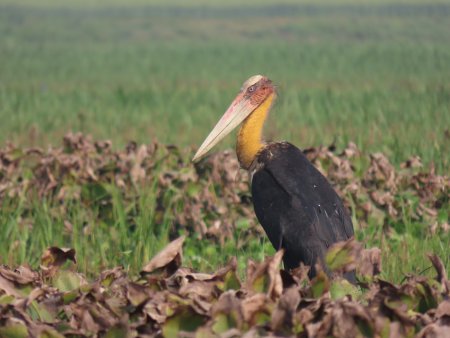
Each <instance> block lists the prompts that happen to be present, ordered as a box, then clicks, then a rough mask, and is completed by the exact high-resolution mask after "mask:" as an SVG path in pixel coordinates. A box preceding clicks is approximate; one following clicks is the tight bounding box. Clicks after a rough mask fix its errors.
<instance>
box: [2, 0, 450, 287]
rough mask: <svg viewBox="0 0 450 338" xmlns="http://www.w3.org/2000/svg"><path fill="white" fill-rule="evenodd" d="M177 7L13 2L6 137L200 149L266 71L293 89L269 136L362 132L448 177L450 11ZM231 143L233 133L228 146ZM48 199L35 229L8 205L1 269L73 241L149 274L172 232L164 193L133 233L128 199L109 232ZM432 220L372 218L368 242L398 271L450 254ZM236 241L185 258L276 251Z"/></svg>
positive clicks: (91, 261)
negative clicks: (393, 226) (393, 232)
mask: <svg viewBox="0 0 450 338" xmlns="http://www.w3.org/2000/svg"><path fill="white" fill-rule="evenodd" d="M179 4H180V3H179V2H176V1H175V2H172V4H171V5H164V4H162V2H160V1H159V2H158V1H157V2H154V3H152V4H146V3H144V2H143V1H139V0H135V1H133V2H131V3H130V2H125V1H121V0H120V1H119V0H116V1H113V2H112V3H110V4H106V3H105V2H97V3H95V4H94V5H87V4H86V3H83V2H77V4H75V3H72V4H61V3H54V2H52V1H44V2H39V4H36V3H34V2H32V1H25V2H22V3H21V4H20V5H17V4H15V2H11V1H1V2H0V36H1V37H2V38H1V39H2V42H1V44H0V62H1V67H0V121H1V123H0V144H4V143H5V142H6V141H8V140H10V141H12V142H14V143H17V144H21V145H24V146H33V145H44V146H47V145H49V144H55V143H59V140H60V138H61V136H62V135H64V134H65V133H66V132H67V131H68V130H74V131H82V132H84V133H89V134H92V135H93V136H94V138H95V139H102V138H106V139H112V140H113V141H114V144H115V145H116V146H121V145H123V144H125V143H126V142H127V141H128V140H136V141H138V142H145V143H148V142H150V141H151V140H152V139H154V138H157V139H158V140H159V141H161V142H163V143H174V144H176V145H178V146H180V147H186V146H192V147H195V146H197V145H198V144H200V142H201V141H202V139H203V138H204V137H205V136H206V134H207V133H208V131H209V130H210V128H211V127H212V126H213V125H214V123H215V122H216V120H217V119H218V118H219V117H220V116H221V114H222V113H223V112H224V110H225V109H226V107H227V105H228V104H229V102H230V101H231V99H232V98H233V97H234V95H235V94H236V92H237V91H238V89H239V87H240V85H241V83H242V82H243V81H244V80H245V79H246V78H247V77H249V76H250V75H253V74H256V73H262V74H266V75H268V76H269V77H270V78H271V79H272V80H274V82H275V83H277V84H278V85H279V93H280V98H279V102H278V103H277V105H276V107H275V109H274V110H273V112H272V115H271V117H270V121H269V122H268V125H267V128H266V129H267V131H266V135H267V137H268V138H269V139H286V140H290V141H292V142H293V143H295V144H297V145H298V146H300V147H308V146H312V145H319V144H329V143H331V142H333V141H336V143H337V146H338V147H342V146H344V145H345V144H346V143H347V142H349V141H354V142H355V143H356V144H357V145H358V146H359V147H360V148H361V149H362V150H363V151H364V152H378V151H382V152H385V153H386V154H387V155H388V156H389V157H390V159H391V160H392V161H393V162H394V163H395V164H397V165H398V164H399V163H400V162H402V161H403V160H405V159H407V158H408V157H409V156H411V155H414V154H417V155H419V156H421V158H422V159H423V161H424V162H425V163H426V164H427V165H428V164H429V163H431V162H433V163H435V165H436V168H437V170H438V171H439V172H441V173H442V172H447V173H448V171H449V166H450V163H449V161H450V142H449V139H448V137H447V138H446V136H445V131H446V130H449V128H450V82H449V79H450V34H448V32H449V31H450V4H448V3H445V2H434V1H427V2H408V1H398V2H397V3H396V4H391V3H390V2H387V1H379V2H377V3H375V4H373V3H372V2H368V1H366V2H364V3H359V2H356V1H348V2H345V3H343V2H340V1H333V2H330V3H329V2H325V1H323V2H320V3H319V4H316V2H314V3H313V2H311V1H308V2H304V3H300V4H297V2H294V1H286V2H283V4H279V5H271V4H270V3H269V2H268V1H264V2H249V3H247V4H246V5H245V6H240V5H239V4H238V3H237V2H235V1H231V2H227V3H226V4H219V3H217V4H210V3H209V2H208V3H207V4H205V2H204V1H200V0H197V1H196V2H194V3H191V4H189V5H186V4H184V3H183V5H182V6H178V5H179ZM232 144H233V138H232V137H230V138H229V139H228V140H227V141H226V142H225V143H224V145H223V146H222V148H225V147H230V146H232ZM110 188H111V194H112V195H113V196H116V195H117V194H116V195H114V189H115V187H110ZM35 203H36V206H35V208H34V209H33V216H34V219H35V221H34V223H33V224H21V222H20V212H21V209H20V205H19V206H17V205H15V204H11V205H9V204H8V201H2V205H1V210H2V211H1V212H0V226H1V228H2V230H1V231H2V232H3V233H4V234H7V236H0V237H1V238H2V239H5V238H8V243H6V242H4V241H5V240H3V243H0V244H1V245H0V247H1V249H0V256H1V257H2V262H5V263H10V264H16V263H19V262H23V261H29V262H30V263H31V264H38V262H39V255H40V253H41V252H42V250H43V248H45V247H46V246H48V245H61V246H72V247H74V248H75V249H76V250H77V252H78V259H79V262H80V266H83V264H85V266H84V268H83V269H84V270H85V271H88V272H89V271H91V270H93V269H99V268H103V267H108V266H113V265H115V264H124V265H125V266H127V267H130V268H131V269H133V270H136V269H138V268H139V267H140V266H141V265H142V264H143V263H144V262H146V261H147V260H148V259H149V258H150V257H151V256H152V255H153V254H154V253H155V252H156V251H157V250H158V249H160V248H161V247H162V246H163V245H164V243H165V242H166V241H167V231H168V227H170V222H169V218H170V215H167V221H166V222H162V223H161V224H162V225H163V226H162V229H161V228H159V227H160V223H158V228H157V229H156V224H153V223H151V221H149V220H151V219H152V218H153V217H152V212H154V209H153V207H152V205H153V204H154V201H153V200H152V187H146V188H143V193H142V195H141V196H139V198H138V200H137V201H136V205H141V208H139V210H142V211H140V212H141V214H139V217H138V218H137V222H136V224H135V229H134V231H133V232H132V233H130V231H129V225H130V224H129V221H128V220H127V219H126V218H125V217H124V210H123V203H122V201H121V199H120V197H118V196H116V197H115V199H114V203H113V205H114V208H113V211H112V217H111V222H110V224H105V225H104V226H103V227H92V226H91V228H89V224H90V220H92V218H95V215H93V214H90V212H91V211H87V210H85V209H84V208H83V207H81V206H80V205H76V204H75V205H73V207H72V208H71V210H72V212H71V213H70V214H69V215H61V214H58V213H57V212H52V210H53V211H54V209H57V206H56V205H52V203H51V202H46V201H40V200H38V199H36V202H35ZM64 221H68V222H70V223H71V224H72V225H73V227H74V228H73V234H70V235H69V234H67V233H65V230H64V229H65V228H64ZM424 226H426V225H424V224H419V225H418V224H413V223H412V222H411V221H410V220H408V219H405V220H404V222H403V223H402V225H401V228H402V230H401V231H400V230H399V231H398V236H397V237H395V236H394V237H393V238H389V239H385V238H383V235H382V232H381V230H380V226H379V225H377V224H373V225H372V226H371V227H369V228H368V229H365V230H360V232H359V233H358V237H359V238H361V239H363V238H364V239H367V238H368V239H367V242H368V244H370V245H372V244H377V245H380V243H383V245H384V247H383V250H384V251H383V255H384V258H385V265H384V267H385V273H386V276H388V277H393V278H396V279H397V280H398V279H400V278H401V272H403V271H417V270H423V269H424V268H426V266H428V265H429V263H428V262H427V261H426V260H425V259H424V257H423V253H424V252H428V251H433V252H437V253H438V254H440V255H441V256H442V257H448V256H449V252H448V245H446V244H445V241H447V243H448V238H439V237H432V236H428V237H425V239H424V240H422V239H423V238H422V236H417V235H413V234H412V233H414V231H415V229H417V228H419V229H420V228H423V227H424ZM237 236H238V235H237ZM237 241H238V239H236V242H230V243H227V245H226V246H224V247H220V246H213V245H211V243H208V242H207V241H204V242H201V243H198V241H196V240H195V239H194V238H189V239H188V241H187V249H186V252H185V256H186V259H187V260H188V262H189V264H192V265H194V266H195V267H197V268H200V269H208V270H213V269H214V268H215V267H216V266H217V265H220V264H222V263H223V262H224V261H226V260H227V259H228V258H229V257H230V256H231V255H238V256H239V257H240V258H239V259H240V264H241V266H242V265H243V264H244V262H245V260H246V258H247V257H252V258H257V259H259V258H261V257H263V256H264V254H267V253H270V252H272V248H271V247H270V244H269V243H268V242H267V241H266V242H264V245H263V246H261V245H260V242H259V241H255V244H252V245H250V246H249V248H250V249H249V251H246V252H241V251H239V250H238V249H236V243H237ZM383 241H384V242H383ZM14 243H17V244H14ZM14 245H16V246H17V248H18V249H17V251H16V250H15V247H14ZM7 257H8V258H7ZM205 257H208V259H206V258H205ZM386 260H387V261H388V262H387V263H386ZM447 266H448V261H447Z"/></svg>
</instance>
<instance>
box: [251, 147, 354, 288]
mask: <svg viewBox="0 0 450 338" xmlns="http://www.w3.org/2000/svg"><path fill="white" fill-rule="evenodd" d="M252 197H253V206H254V209H255V213H256V217H257V218H258V220H259V223H261V225H262V226H263V228H264V230H265V232H266V234H267V236H268V237H269V240H270V242H271V243H272V245H273V247H274V248H275V249H276V250H279V249H282V248H283V249H284V250H285V254H284V256H283V261H284V266H285V268H286V269H293V268H296V267H298V266H299V264H300V263H303V264H305V265H308V266H310V267H311V270H310V274H309V275H310V276H311V277H313V276H314V275H315V274H316V270H315V264H316V263H318V262H320V263H321V264H322V266H324V267H325V265H324V258H325V254H326V252H327V250H328V248H329V247H330V246H331V245H332V244H333V243H336V242H339V241H345V240H347V239H349V238H351V237H352V236H353V226H352V222H351V219H350V217H349V215H348V212H347V211H346V210H345V208H344V206H343V204H342V201H341V199H340V198H339V196H338V195H337V194H336V192H335V191H334V189H333V188H332V187H331V185H330V184H329V183H328V181H327V179H326V178H325V177H324V176H323V175H322V174H321V173H320V172H319V171H318V170H317V169H316V168H315V167H314V166H313V165H312V164H311V162H309V160H308V159H307V158H306V156H305V155H304V154H303V153H302V152H301V151H300V149H298V148H297V147H295V146H294V145H292V144H290V143H287V142H277V143H271V144H268V145H267V146H265V147H264V148H263V150H262V151H260V152H259V153H258V155H257V157H256V163H255V171H254V173H253V176H252ZM325 269H326V267H325ZM346 277H347V279H349V280H351V281H354V276H352V274H351V273H350V274H347V276H346Z"/></svg>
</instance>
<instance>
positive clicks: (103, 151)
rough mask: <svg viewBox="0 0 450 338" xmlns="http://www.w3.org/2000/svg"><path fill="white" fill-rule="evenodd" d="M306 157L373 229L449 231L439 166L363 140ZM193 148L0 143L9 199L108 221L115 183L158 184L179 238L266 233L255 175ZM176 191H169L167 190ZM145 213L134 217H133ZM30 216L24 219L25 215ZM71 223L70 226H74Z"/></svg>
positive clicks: (127, 192)
mask: <svg viewBox="0 0 450 338" xmlns="http://www.w3.org/2000/svg"><path fill="white" fill-rule="evenodd" d="M304 152H305V154H306V155H307V157H308V158H309V159H310V160H311V161H312V162H313V164H314V165H315V166H316V167H318V168H319V170H320V171H321V172H322V173H323V174H324V175H325V176H327V177H328V179H329V180H330V181H331V182H332V184H333V186H334V187H335V189H336V190H337V191H338V193H339V194H340V195H341V196H342V197H343V198H344V200H345V203H346V205H347V206H348V207H350V208H351V209H352V210H353V212H354V216H355V219H356V221H357V227H365V226H367V223H368V222H369V221H370V220H371V219H374V220H376V222H377V223H378V224H379V225H380V226H387V225H389V224H392V223H393V222H395V221H397V220H401V219H402V217H404V215H405V210H407V211H408V216H409V217H410V218H411V219H412V220H415V221H418V222H422V223H425V224H427V225H429V227H430V231H432V232H433V233H434V232H437V231H440V230H443V231H448V229H449V224H448V219H445V218H444V217H438V216H439V211H440V210H441V209H442V210H443V211H446V210H447V209H446V208H447V204H448V202H449V192H450V177H449V176H447V175H445V174H444V175H439V174H437V173H436V172H435V169H434V165H433V163H431V164H430V165H429V166H427V167H426V168H424V166H423V165H422V163H421V160H420V158H419V157H417V156H413V157H411V158H410V159H408V160H406V161H405V162H403V163H402V164H401V168H400V170H396V169H395V168H394V166H393V165H392V164H391V163H390V162H389V159H388V158H387V157H386V156H385V155H384V154H382V153H374V154H370V155H368V156H367V155H364V154H362V153H361V152H360V150H359V149H358V148H357V146H356V145H355V144H354V143H349V144H348V146H347V147H346V148H345V149H344V150H343V151H342V152H340V153H337V150H336V149H335V147H334V145H331V146H328V147H317V148H308V149H305V150H304ZM191 155H192V152H191V151H187V152H186V151H181V150H180V149H178V148H177V147H175V146H171V145H162V144H159V143H157V142H153V143H151V144H149V145H140V146H139V145H137V144H136V143H134V142H130V143H129V144H128V145H127V146H126V148H125V149H124V150H121V151H115V150H113V148H112V144H111V142H110V141H97V142H93V141H92V140H91V139H90V138H89V137H86V136H84V135H82V134H79V133H77V134H67V135H66V136H65V137H64V140H63V145H62V146H61V147H57V148H49V149H47V150H43V149H40V148H28V149H22V148H17V147H15V146H14V145H12V144H7V145H6V146H5V147H4V148H2V149H0V200H4V199H5V198H8V199H14V198H16V199H20V200H21V202H22V203H25V209H24V212H23V215H22V216H23V217H24V218H25V217H26V214H27V213H26V208H27V205H26V204H27V203H28V207H31V203H32V201H33V199H34V198H35V197H36V196H37V197H39V198H40V199H46V200H54V201H57V202H58V204H59V211H61V212H62V213H64V212H65V211H66V208H67V205H69V204H70V202H71V201H74V200H75V201H80V200H81V201H82V202H83V204H84V205H85V206H87V207H91V206H92V205H94V204H96V205H100V206H101V208H102V210H104V211H105V212H104V213H99V214H98V215H97V217H98V218H100V219H102V218H103V219H105V220H107V219H108V216H110V215H109V214H108V212H106V211H107V210H108V205H109V204H111V196H110V192H109V191H108V189H107V188H105V187H107V186H108V185H109V184H110V185H113V186H114V187H116V188H118V189H120V193H121V194H122V196H123V198H124V201H128V202H134V198H135V197H136V196H137V195H139V193H140V192H141V189H142V187H145V186H152V185H156V189H155V190H154V192H155V194H156V196H155V199H156V201H157V203H156V214H155V215H154V217H155V219H156V222H158V221H161V218H162V217H163V214H164V213H167V210H168V209H170V208H172V211H173V212H171V213H170V214H171V215H170V216H171V217H172V218H173V219H172V220H173V224H174V226H173V227H172V229H171V231H172V237H176V236H177V231H178V229H179V227H182V228H185V229H189V230H191V231H192V232H193V233H195V234H196V235H197V236H199V238H203V237H204V236H208V237H211V238H216V239H218V240H219V241H222V242H223V241H224V240H226V238H227V237H229V236H231V233H232V232H233V231H234V229H235V223H236V221H237V220H238V219H240V218H242V217H246V218H247V219H248V220H249V224H250V226H249V227H248V229H247V231H249V232H252V231H257V232H260V231H261V230H260V229H255V227H253V225H255V224H256V219H255V217H254V213H253V209H252V204H251V197H250V195H249V188H248V181H249V180H248V175H247V172H245V171H243V170H240V169H239V165H238V162H237V160H236V158H235V156H234V155H232V154H231V153H230V152H227V151H225V152H220V153H216V154H214V155H212V156H210V157H209V158H208V159H207V160H206V161H204V162H203V163H200V164H198V165H196V166H193V165H192V164H191V163H190V160H189V159H190V157H191ZM168 191H169V192H170V194H169V195H168ZM137 212H139V210H137V211H136V210H134V211H133V212H130V213H129V214H128V215H127V216H129V218H130V219H131V218H133V217H134V216H135V215H136V213H137ZM23 221H24V222H25V220H23ZM68 227H69V228H70V225H68Z"/></svg>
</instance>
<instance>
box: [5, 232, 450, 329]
mask: <svg viewBox="0 0 450 338" xmlns="http://www.w3.org/2000/svg"><path fill="white" fill-rule="evenodd" d="M183 241H184V238H183V237H180V238H178V239H176V240H174V241H173V242H171V243H170V244H169V245H167V246H166V247H165V248H164V249H163V250H162V251H161V252H160V253H159V254H157V255H156V256H155V257H154V258H153V259H152V260H151V261H150V262H149V264H147V265H146V266H145V267H143V269H142V272H141V275H140V276H138V277H132V276H129V275H127V273H126V272H125V271H124V270H123V269H121V268H119V267H118V268H115V269H112V270H108V271H104V272H103V273H101V274H100V276H98V277H97V278H96V279H95V280H93V281H91V282H87V281H86V279H84V278H83V282H82V283H80V282H79V281H80V279H77V280H76V281H75V282H74V281H72V283H71V284H70V283H69V284H68V285H69V286H70V287H69V288H63V287H60V286H59V284H58V278H59V276H61V275H65V276H66V279H67V280H72V279H74V278H77V275H76V274H75V273H74V272H73V271H72V269H71V266H67V265H65V264H63V263H64V262H62V260H63V259H62V258H60V257H58V259H53V260H49V259H48V255H49V252H57V251H56V250H55V248H49V249H47V250H46V252H45V254H44V255H43V264H42V265H41V269H38V270H37V271H33V270H31V269H29V268H27V267H24V266H21V267H19V268H17V269H10V268H8V267H5V266H2V267H1V268H0V293H1V295H0V335H1V336H2V337H28V336H32V337H62V336H81V337H100V336H102V337H103V336H106V337H241V336H245V337H260V336H297V337H329V336H333V337H349V336H354V337H411V336H417V337H445V336H446V335H448V333H450V291H449V280H448V279H447V274H446V272H445V268H444V265H443V263H442V261H441V260H440V258H439V257H437V256H435V255H430V260H431V262H432V264H433V266H434V267H435V270H436V277H435V278H430V277H424V276H410V277H409V278H407V279H406V280H405V281H404V282H403V283H402V284H400V285H396V284H392V283H390V282H388V281H385V280H382V279H380V278H378V277H377V276H376V275H375V276H372V277H374V278H373V279H372V280H371V282H370V283H366V284H364V283H361V284H360V285H359V286H354V285H350V284H349V283H348V282H346V280H344V279H343V277H342V275H343V273H344V272H345V271H347V270H348V269H353V268H356V269H357V271H368V274H369V275H372V274H373V271H378V268H379V262H378V261H377V260H375V262H374V259H373V252H376V251H372V250H371V249H362V247H361V245H360V244H359V243H357V242H355V241H354V240H349V241H347V242H343V243H337V244H336V245H335V246H334V247H332V248H331V250H330V251H329V252H328V254H327V261H330V262H339V264H334V265H332V266H330V269H331V270H332V272H333V278H332V279H330V278H329V277H328V276H327V275H326V274H325V273H323V271H321V272H319V274H318V276H317V277H316V278H315V279H313V280H312V281H310V282H309V281H308V280H307V278H306V274H305V273H303V274H302V273H301V272H300V273H299V271H296V270H294V271H292V272H287V271H284V270H282V269H280V265H281V258H282V256H283V251H279V252H277V253H276V254H275V255H274V256H273V257H267V258H266V259H265V260H264V261H263V262H260V263H255V262H253V263H252V268H250V269H248V271H247V276H246V277H245V280H244V281H241V280H240V278H239V276H238V274H237V271H236V260H235V259H232V260H231V261H230V262H229V263H228V264H227V265H226V266H224V267H223V268H222V269H220V270H219V271H217V272H216V273H214V274H206V273H199V272H196V271H193V270H192V269H190V268H186V267H183V266H182V261H181V257H182V243H183ZM61 251H63V250H62V249H61ZM66 252H67V251H66ZM64 257H65V259H66V261H68V262H69V263H71V264H72V263H73V261H72V259H74V258H75V257H74V255H72V254H70V255H67V254H66V255H65V256H64ZM44 263H45V264H44ZM367 265H372V268H368V267H367ZM43 267H46V268H50V269H51V268H53V269H55V271H54V272H55V273H54V274H52V275H50V276H49V275H48V270H46V269H42V268H43ZM361 267H363V268H361ZM300 269H301V268H300ZM302 275H303V277H300V278H299V276H302ZM81 277H82V276H81ZM319 284H320V285H319ZM323 284H326V287H323ZM66 286H67V285H66ZM318 286H320V287H319V289H320V292H318V290H317V288H318ZM334 286H337V289H339V290H345V292H341V293H340V294H339V295H338V296H336V295H333V292H332V291H330V290H332V289H333V287H334ZM345 287H346V288H345Z"/></svg>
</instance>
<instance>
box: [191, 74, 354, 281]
mask: <svg viewBox="0 0 450 338" xmlns="http://www.w3.org/2000/svg"><path fill="white" fill-rule="evenodd" d="M275 98H276V92H275V89H274V86H273V85H272V82H271V81H270V80H269V79H268V78H266V77H263V76H261V75H256V76H253V77H251V78H250V79H248V80H247V81H246V82H245V83H244V85H243V87H242V89H241V92H240V93H239V95H238V96H237V98H236V99H235V100H234V101H233V103H232V104H231V106H230V107H229V108H228V110H227V111H226V112H225V114H224V116H223V117H222V118H221V120H220V121H219V122H218V123H217V125H216V127H215V128H214V129H213V131H212V132H211V133H210V135H209V136H208V137H207V139H206V140H205V141H204V143H203V144H202V146H201V147H200V149H199V150H198V152H197V154H196V156H195V157H194V160H196V159H198V158H200V157H201V156H203V155H204V154H206V152H207V151H208V150H209V149H211V148H212V147H213V146H214V145H215V144H217V143H218V142H219V141H220V140H221V139H222V138H223V137H225V135H226V134H228V133H229V132H230V131H231V130H232V129H234V128H235V127H236V126H237V125H238V124H240V123H242V126H241V129H240V131H239V133H238V141H237V144H236V153H237V156H238V160H239V163H240V164H241V167H243V168H244V169H247V170H249V171H250V173H251V175H252V183H251V185H252V198H253V205H254V209H255V213H256V216H257V218H258V220H259V222H260V223H261V225H262V226H263V228H264V230H265V232H266V234H267V236H268V237H269V240H270V241H271V243H272V245H273V246H274V248H275V249H276V250H279V249H284V250H285V253H284V257H283V261H284V265H285V268H286V269H293V268H296V267H298V266H299V265H300V263H303V264H305V265H308V266H310V267H311V270H310V274H309V276H310V277H314V276H315V274H316V270H315V264H316V263H319V264H321V265H322V266H323V267H324V269H325V271H327V268H326V266H325V264H324V258H325V254H326V251H327V249H328V248H329V247H330V246H331V245H332V244H334V243H336V242H339V241H344V240H347V239H349V238H351V237H352V236H353V225H352V222H351V218H350V216H349V214H348V212H347V210H346V209H345V208H344V206H343V203H342V201H341V199H340V198H339V196H338V195H337V193H336V192H335V191H334V189H333V188H332V187H331V185H330V183H329V182H328V180H327V179H326V178H325V177H324V176H323V175H322V174H321V173H320V172H319V171H318V170H317V169H316V168H315V167H314V166H313V165H312V164H311V162H309V160H308V159H307V158H306V157H305V156H304V154H303V153H302V152H301V151H300V150H299V149H298V148H297V147H295V146H293V145H292V144H290V143H287V142H276V143H265V142H264V141H263V140H262V137H261V135H262V129H263V125H264V121H265V120H266V118H267V115H268V112H269V110H270V108H271V106H272V104H273V101H274V100H275ZM345 277H346V278H347V279H348V280H349V281H351V282H355V276H354V273H353V272H350V273H347V275H346V276H345Z"/></svg>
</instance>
